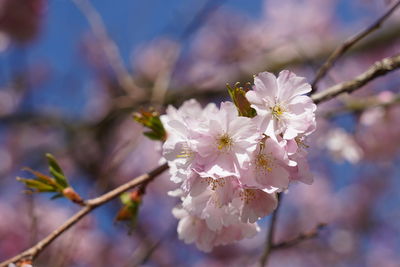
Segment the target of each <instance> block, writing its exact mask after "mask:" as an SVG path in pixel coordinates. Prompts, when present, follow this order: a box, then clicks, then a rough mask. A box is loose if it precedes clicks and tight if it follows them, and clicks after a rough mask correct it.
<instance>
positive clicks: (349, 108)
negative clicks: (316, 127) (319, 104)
mask: <svg viewBox="0 0 400 267" xmlns="http://www.w3.org/2000/svg"><path fill="white" fill-rule="evenodd" d="M397 104H400V94H397V95H395V96H394V97H393V99H391V100H389V101H380V100H379V99H378V98H377V97H372V98H367V99H360V100H351V101H347V102H346V103H345V104H344V106H342V107H340V108H338V109H334V110H331V111H328V112H326V113H324V114H323V115H322V116H323V117H324V118H327V119H329V118H332V117H335V116H338V115H342V114H347V113H352V112H362V111H365V110H367V109H370V108H375V107H383V108H386V107H390V106H393V105H397Z"/></svg>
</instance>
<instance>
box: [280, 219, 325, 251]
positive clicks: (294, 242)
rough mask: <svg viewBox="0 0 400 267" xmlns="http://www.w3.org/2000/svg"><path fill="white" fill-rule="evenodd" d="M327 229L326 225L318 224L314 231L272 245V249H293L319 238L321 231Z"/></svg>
mask: <svg viewBox="0 0 400 267" xmlns="http://www.w3.org/2000/svg"><path fill="white" fill-rule="evenodd" d="M325 227H326V224H325V223H320V224H318V225H317V226H316V227H315V228H314V229H312V230H311V231H309V232H306V233H300V234H299V235H298V236H296V237H295V238H293V239H290V240H286V241H282V242H279V243H276V244H273V245H272V249H273V250H275V249H284V248H289V247H293V246H295V245H297V244H299V243H301V242H303V241H305V240H308V239H311V238H314V237H316V236H318V234H319V233H320V231H321V230H322V229H323V228H325Z"/></svg>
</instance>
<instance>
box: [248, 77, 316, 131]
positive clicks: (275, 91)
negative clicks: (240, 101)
mask: <svg viewBox="0 0 400 267" xmlns="http://www.w3.org/2000/svg"><path fill="white" fill-rule="evenodd" d="M310 91H311V86H310V85H309V84H308V83H306V82H305V79H304V78H302V77H298V76H296V75H295V74H294V73H292V72H290V71H287V70H284V71H281V72H280V73H279V76H278V78H276V77H275V76H274V75H273V74H272V73H269V72H262V73H259V74H258V75H257V76H255V78H254V87H253V90H250V91H249V92H247V93H246V97H247V99H248V100H249V102H250V103H251V104H252V105H251V106H252V107H253V108H254V109H255V110H256V111H257V114H258V119H259V121H260V129H261V130H262V131H263V132H264V133H265V134H266V135H268V136H270V137H272V138H274V137H275V136H277V135H279V134H282V135H283V138H284V139H293V138H295V137H296V136H297V135H298V134H301V133H309V132H308V131H310V129H313V128H314V127H310V126H312V125H314V124H315V115H314V111H315V110H316V105H315V104H314V103H313V102H312V100H311V98H310V97H308V96H306V95H304V94H306V93H309V92H310Z"/></svg>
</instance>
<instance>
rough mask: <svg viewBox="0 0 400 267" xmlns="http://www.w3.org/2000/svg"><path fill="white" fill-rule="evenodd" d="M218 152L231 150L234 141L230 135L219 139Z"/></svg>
mask: <svg viewBox="0 0 400 267" xmlns="http://www.w3.org/2000/svg"><path fill="white" fill-rule="evenodd" d="M217 145H218V150H229V149H230V147H231V146H232V145H233V140H232V138H231V137H230V136H229V135H228V134H223V135H221V136H220V137H219V138H218V139H217Z"/></svg>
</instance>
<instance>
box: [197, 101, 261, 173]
mask: <svg viewBox="0 0 400 267" xmlns="http://www.w3.org/2000/svg"><path fill="white" fill-rule="evenodd" d="M260 139H261V134H260V133H259V132H258V129H257V126H256V125H255V124H254V122H253V121H252V120H251V119H250V118H246V117H239V116H238V115H237V110H236V107H235V106H234V105H233V103H231V102H224V103H222V104H221V108H220V110H219V112H217V113H216V114H214V115H213V116H212V118H211V119H210V121H209V122H208V125H207V128H206V130H205V131H202V135H201V137H200V138H199V139H198V143H197V151H198V153H199V155H200V156H201V159H200V160H199V164H198V165H199V166H198V168H197V169H196V171H198V172H199V174H200V175H201V176H203V177H213V178H220V177H226V176H230V175H234V176H239V169H240V168H241V167H243V164H245V163H246V162H248V161H250V157H251V154H252V152H254V151H255V149H256V146H257V144H258V141H259V140H260Z"/></svg>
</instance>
